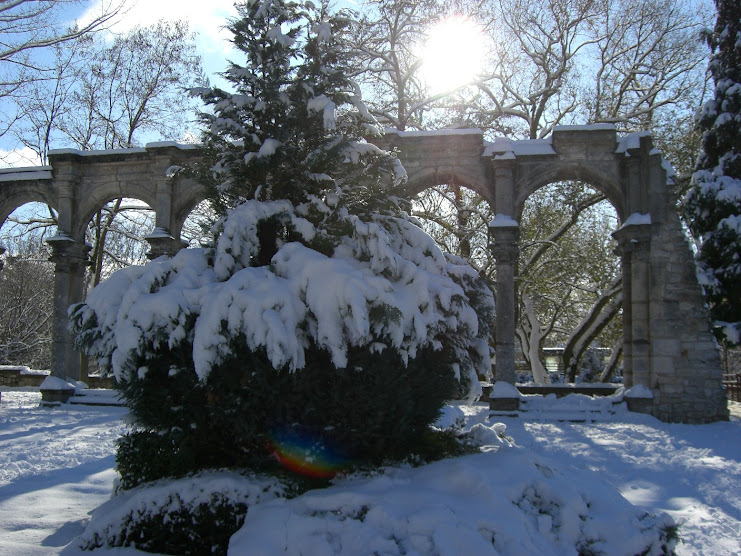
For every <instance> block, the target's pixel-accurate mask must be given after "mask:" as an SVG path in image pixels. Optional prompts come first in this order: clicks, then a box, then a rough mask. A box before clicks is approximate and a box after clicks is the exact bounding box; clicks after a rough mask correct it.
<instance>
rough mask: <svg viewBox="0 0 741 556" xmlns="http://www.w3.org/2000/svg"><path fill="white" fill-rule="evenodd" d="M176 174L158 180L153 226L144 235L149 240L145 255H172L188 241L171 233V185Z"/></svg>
mask: <svg viewBox="0 0 741 556" xmlns="http://www.w3.org/2000/svg"><path fill="white" fill-rule="evenodd" d="M174 179H177V178H176V176H174V175H173V176H172V177H168V179H167V180H160V181H159V182H158V183H157V198H156V201H155V202H156V206H155V207H154V213H155V227H154V230H153V231H152V233H151V234H149V235H146V236H144V239H146V240H147V242H149V253H147V257H148V258H149V259H150V260H151V259H156V258H157V257H161V256H162V255H167V256H168V257H172V256H173V255H175V254H176V253H177V252H178V251H180V250H181V249H183V248H184V247H187V246H188V243H187V242H185V241H182V240H180V239H179V238H175V237H173V236H172V234H171V229H170V228H171V223H170V220H171V219H172V218H171V217H172V189H173V188H172V186H173V180H174Z"/></svg>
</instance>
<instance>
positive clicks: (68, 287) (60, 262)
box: [47, 234, 90, 380]
mask: <svg viewBox="0 0 741 556" xmlns="http://www.w3.org/2000/svg"><path fill="white" fill-rule="evenodd" d="M47 243H48V244H49V245H50V246H51V249H52V255H51V257H49V260H50V261H51V262H53V263H54V265H55V268H54V327H53V330H52V345H53V347H52V363H51V375H52V376H54V377H57V378H60V379H73V380H81V379H82V378H83V377H82V376H81V359H80V353H79V352H78V351H77V350H76V349H75V348H74V345H73V342H72V335H71V334H70V333H69V331H68V330H67V324H68V322H69V321H68V317H67V310H68V309H69V307H70V305H72V304H73V303H79V302H81V301H82V291H83V281H84V277H85V268H86V267H87V266H88V265H89V261H88V252H89V251H90V246H89V245H87V244H81V243H78V242H76V241H74V240H72V239H71V238H70V237H69V236H67V235H64V234H58V235H56V236H54V237H51V238H49V239H48V240H47Z"/></svg>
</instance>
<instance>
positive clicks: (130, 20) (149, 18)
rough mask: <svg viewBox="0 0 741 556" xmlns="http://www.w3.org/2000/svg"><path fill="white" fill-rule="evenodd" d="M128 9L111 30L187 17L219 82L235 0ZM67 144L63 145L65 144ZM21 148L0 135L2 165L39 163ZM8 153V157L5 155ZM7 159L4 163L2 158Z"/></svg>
mask: <svg viewBox="0 0 741 556" xmlns="http://www.w3.org/2000/svg"><path fill="white" fill-rule="evenodd" d="M115 1H116V0H89V1H87V2H82V3H81V4H80V5H77V6H74V7H72V8H68V9H67V11H66V13H64V14H63V17H64V18H66V19H67V21H68V22H69V23H70V24H71V23H73V22H74V21H79V22H80V23H84V22H86V21H89V20H90V19H92V18H93V17H94V16H95V14H100V13H101V10H102V9H103V7H104V6H106V5H107V4H110V3H111V2H115ZM125 2H126V7H125V9H124V10H123V11H122V12H121V13H120V14H119V15H118V16H117V17H116V20H115V23H114V24H113V25H112V26H111V27H110V32H114V33H125V32H127V31H129V30H131V29H132V28H134V27H136V26H137V25H141V26H146V25H151V24H154V23H155V22H157V21H158V20H159V19H168V20H173V21H174V20H180V19H182V20H185V21H187V22H188V24H189V26H190V30H191V31H193V32H195V33H196V34H197V40H196V43H197V47H198V51H199V53H200V54H201V56H202V58H203V65H204V70H205V71H206V74H207V75H208V77H209V79H210V80H211V82H212V83H214V82H215V81H216V82H218V76H217V75H216V74H217V73H218V72H220V71H223V70H224V69H225V67H226V60H227V59H228V58H229V57H231V56H232V55H233V53H234V50H233V49H232V47H231V44H230V43H229V38H230V34H229V32H228V31H226V30H225V29H224V28H223V27H224V25H225V24H226V23H227V20H228V19H229V18H230V17H234V16H236V10H235V9H234V2H235V0H208V1H206V2H203V1H195V0H125ZM336 4H337V5H339V6H357V3H356V2H355V1H354V0H341V1H339V2H336ZM64 146H65V145H60V147H64ZM17 148H18V145H17V141H16V140H15V139H14V138H13V137H11V136H10V134H6V135H5V136H3V137H0V167H2V166H6V165H12V166H30V165H34V164H36V162H35V161H34V160H33V158H32V157H33V153H32V152H31V151H30V150H25V151H23V152H22V153H19V155H18V156H14V155H13V154H11V156H9V157H8V156H7V153H10V152H11V151H14V150H15V149H17ZM3 155H5V156H3ZM3 158H5V159H6V161H5V164H3V163H2V160H1V159H3Z"/></svg>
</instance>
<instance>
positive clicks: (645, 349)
mask: <svg viewBox="0 0 741 556" xmlns="http://www.w3.org/2000/svg"><path fill="white" fill-rule="evenodd" d="M377 143H378V144H379V146H381V147H383V148H391V149H397V150H398V152H399V157H400V159H401V160H402V162H403V164H404V167H405V168H406V170H407V173H408V176H409V180H408V187H409V191H410V194H414V193H417V192H419V191H421V190H423V189H425V188H427V187H431V186H435V185H439V184H440V183H444V182H446V181H449V180H452V179H455V180H456V183H459V184H461V185H465V186H466V187H468V188H470V189H472V190H474V191H475V192H476V193H478V194H479V195H481V197H483V198H484V199H485V200H486V201H487V202H488V203H489V204H490V205H491V206H492V209H493V213H494V214H496V217H495V219H494V221H493V222H492V227H491V235H492V237H493V239H494V241H493V244H492V246H491V250H492V254H493V255H494V257H495V258H496V261H497V284H496V290H497V291H496V300H497V320H496V353H497V366H496V379H497V380H501V381H506V382H510V383H513V382H514V377H515V374H514V359H515V358H514V353H515V351H514V345H515V344H514V342H515V332H514V331H515V290H514V279H515V276H514V273H515V262H516V259H517V255H518V245H517V239H518V233H519V228H518V223H517V217H518V215H520V214H521V213H522V208H523V205H524V203H525V200H526V199H527V198H528V196H529V195H530V194H531V193H532V192H534V191H535V190H537V189H538V188H539V187H541V186H543V185H545V184H547V183H550V182H553V181H556V180H559V179H573V180H579V181H584V182H587V183H589V184H590V185H591V186H592V187H594V188H595V189H598V190H599V191H601V192H602V193H604V194H605V196H606V197H607V198H608V199H609V200H610V202H611V203H612V205H613V206H614V207H615V209H616V211H617V213H618V216H619V218H620V220H621V222H622V225H621V227H620V228H619V229H618V230H616V231H615V233H614V234H613V236H614V237H615V239H616V240H617V241H618V245H619V250H620V256H621V260H622V269H623V271H622V272H623V289H624V293H623V330H624V332H623V361H624V362H623V368H624V371H623V375H624V378H625V384H626V386H627V387H633V386H640V387H643V388H644V389H646V390H647V391H650V392H651V394H652V395H653V398H652V400H651V402H650V404H649V405H650V407H649V408H647V410H648V411H650V412H651V413H652V414H653V415H655V416H656V417H658V418H660V419H662V420H664V421H681V422H694V423H700V422H709V421H716V420H719V419H727V416H728V410H727V407H726V400H725V394H724V391H723V386H722V373H721V368H720V357H719V354H718V350H717V345H716V343H715V340H714V338H713V336H712V333H711V331H710V326H709V318H708V311H707V308H706V307H705V304H704V300H703V296H702V291H701V288H700V286H699V284H698V282H697V279H696V276H695V266H694V261H693V258H692V254H691V252H690V249H689V246H688V243H687V240H686V238H685V236H684V233H683V232H682V228H681V224H680V221H679V217H678V214H677V211H676V208H675V207H676V199H675V197H674V194H673V192H672V188H671V187H670V186H669V185H668V182H667V167H666V165H665V163H664V161H663V158H662V157H661V153H660V152H658V151H657V150H656V149H655V148H654V147H653V144H652V140H651V137H650V136H649V135H648V134H647V133H638V134H631V135H627V136H623V137H620V136H618V134H617V132H616V130H615V127H614V126H612V125H610V124H597V125H592V126H563V127H557V128H555V129H554V131H553V134H552V136H551V137H549V138H547V139H535V140H523V141H515V140H508V139H497V140H495V141H494V142H487V141H484V139H483V134H482V132H481V131H480V130H473V129H463V130H442V131H432V132H388V133H386V135H385V136H384V137H382V138H380V139H379V140H377ZM197 156H198V149H197V147H194V146H186V145H179V144H176V143H154V144H149V145H147V146H146V147H145V148H140V149H121V150H113V151H85V152H83V151H76V150H57V151H52V152H50V153H49V160H50V166H48V167H40V168H25V169H9V170H2V171H0V223H2V222H4V221H5V219H6V218H7V217H8V215H9V214H10V213H11V212H12V211H13V210H14V209H15V208H17V207H18V206H20V205H22V204H24V203H26V202H29V201H40V202H44V203H47V204H49V205H51V206H53V207H55V208H56V209H57V211H58V214H59V225H58V229H59V232H58V234H57V236H55V237H54V238H51V239H50V240H49V243H50V245H51V247H52V253H53V254H52V257H51V260H52V262H54V263H55V265H56V266H55V268H56V270H55V292H54V300H55V301H54V302H55V326H54V357H55V359H54V361H53V364H52V374H53V375H54V376H58V377H62V378H63V377H70V378H79V376H80V363H79V355H78V354H76V353H75V352H74V349H73V347H72V343H71V338H70V337H69V334H68V332H67V330H66V314H67V308H68V307H69V305H70V304H72V303H75V302H77V301H80V300H81V297H82V276H83V273H84V268H85V265H86V264H87V251H88V249H89V248H88V247H87V246H86V245H85V243H84V229H85V225H86V223H87V221H86V220H84V218H85V216H86V215H89V214H92V212H94V211H95V210H97V208H99V207H100V206H101V205H102V204H104V203H105V201H107V200H109V199H110V198H112V197H136V198H138V199H141V200H143V201H145V202H147V203H148V204H149V205H150V206H151V207H153V208H154V210H155V214H156V225H155V229H154V230H153V231H152V233H151V234H150V235H148V236H147V237H146V239H147V240H148V241H149V243H150V246H151V256H152V257H157V256H160V255H171V254H174V253H175V252H177V251H178V250H179V249H181V248H183V247H184V245H183V242H182V241H181V240H180V237H179V236H180V229H181V227H182V225H183V222H184V220H185V218H186V216H187V214H188V213H189V211H190V210H191V209H192V208H193V207H194V206H195V205H196V204H197V202H198V201H200V200H202V199H203V197H204V192H203V190H202V188H201V186H199V185H198V184H196V183H194V182H192V181H190V180H188V179H185V178H182V177H180V176H179V175H178V173H177V172H175V171H173V170H175V169H177V167H179V166H183V165H185V164H187V163H188V162H189V161H192V160H194V159H195V158H196V157H197Z"/></svg>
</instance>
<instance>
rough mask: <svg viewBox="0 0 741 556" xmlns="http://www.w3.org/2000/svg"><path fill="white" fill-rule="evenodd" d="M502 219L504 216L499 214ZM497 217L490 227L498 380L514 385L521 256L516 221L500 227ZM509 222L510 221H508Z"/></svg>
mask: <svg viewBox="0 0 741 556" xmlns="http://www.w3.org/2000/svg"><path fill="white" fill-rule="evenodd" d="M497 218H500V220H501V215H498V216H497ZM497 218H495V219H494V221H493V222H492V226H491V228H490V230H491V235H492V238H493V240H494V241H493V242H492V244H491V246H490V249H491V253H492V255H493V256H494V258H495V259H496V260H497V295H496V335H497V339H496V366H495V368H494V371H495V377H494V379H495V380H496V381H503V382H508V383H510V384H514V383H515V324H516V323H515V265H516V264H517V257H518V255H519V247H518V246H517V239H518V237H519V233H520V230H519V227H518V226H517V222H515V221H514V220H512V219H508V220H509V222H510V223H511V224H512V225H501V222H500V223H498V222H497ZM505 218H507V217H505ZM505 223H507V221H505Z"/></svg>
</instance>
